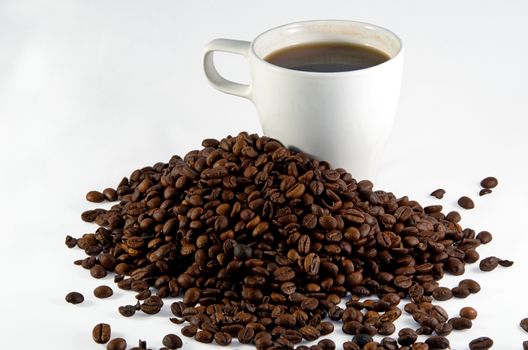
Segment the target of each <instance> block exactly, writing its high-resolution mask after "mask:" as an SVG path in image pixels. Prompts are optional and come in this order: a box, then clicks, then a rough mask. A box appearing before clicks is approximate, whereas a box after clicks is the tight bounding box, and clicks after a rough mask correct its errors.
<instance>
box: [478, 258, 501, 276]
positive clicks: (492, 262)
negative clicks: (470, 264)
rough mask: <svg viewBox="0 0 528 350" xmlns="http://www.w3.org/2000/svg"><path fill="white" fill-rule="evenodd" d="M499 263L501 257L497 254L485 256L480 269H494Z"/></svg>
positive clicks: (487, 270)
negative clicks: (496, 255)
mask: <svg viewBox="0 0 528 350" xmlns="http://www.w3.org/2000/svg"><path fill="white" fill-rule="evenodd" d="M498 265H499V259H498V258H497V257H495V256H490V257H487V258H484V259H482V260H481V261H480V264H479V268H480V271H486V272H489V271H493V270H495V268H496V267H497V266H498Z"/></svg>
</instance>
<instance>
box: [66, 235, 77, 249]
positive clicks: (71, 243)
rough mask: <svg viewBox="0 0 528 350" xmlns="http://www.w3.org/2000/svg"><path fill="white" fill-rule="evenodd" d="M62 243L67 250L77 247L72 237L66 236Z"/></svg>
mask: <svg viewBox="0 0 528 350" xmlns="http://www.w3.org/2000/svg"><path fill="white" fill-rule="evenodd" d="M64 243H65V244H66V246H67V247H68V248H73V247H75V246H76V245H77V238H73V237H72V236H70V235H68V236H66V239H65V240H64Z"/></svg>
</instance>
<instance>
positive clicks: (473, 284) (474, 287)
mask: <svg viewBox="0 0 528 350" xmlns="http://www.w3.org/2000/svg"><path fill="white" fill-rule="evenodd" d="M458 286H459V287H463V288H467V289H468V290H469V292H470V293H472V294H476V293H478V292H480V284H479V283H478V282H477V281H475V280H472V279H465V280H462V281H460V283H459V284H458Z"/></svg>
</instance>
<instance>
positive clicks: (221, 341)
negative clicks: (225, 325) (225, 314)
mask: <svg viewBox="0 0 528 350" xmlns="http://www.w3.org/2000/svg"><path fill="white" fill-rule="evenodd" d="M214 340H215V342H216V344H218V345H221V346H227V345H229V344H231V340H232V338H231V335H229V334H228V333H226V332H217V333H215V335H214Z"/></svg>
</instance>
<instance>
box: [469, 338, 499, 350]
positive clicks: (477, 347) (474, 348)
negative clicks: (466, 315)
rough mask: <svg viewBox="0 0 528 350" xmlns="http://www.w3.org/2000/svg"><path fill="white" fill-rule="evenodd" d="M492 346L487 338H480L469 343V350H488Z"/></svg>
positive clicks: (491, 341)
mask: <svg viewBox="0 0 528 350" xmlns="http://www.w3.org/2000/svg"><path fill="white" fill-rule="evenodd" d="M492 346H493V340H491V339H490V338H488V337H480V338H477V339H473V340H472V341H470V342H469V348H470V349H471V350H488V349H489V348H491V347H492Z"/></svg>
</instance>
